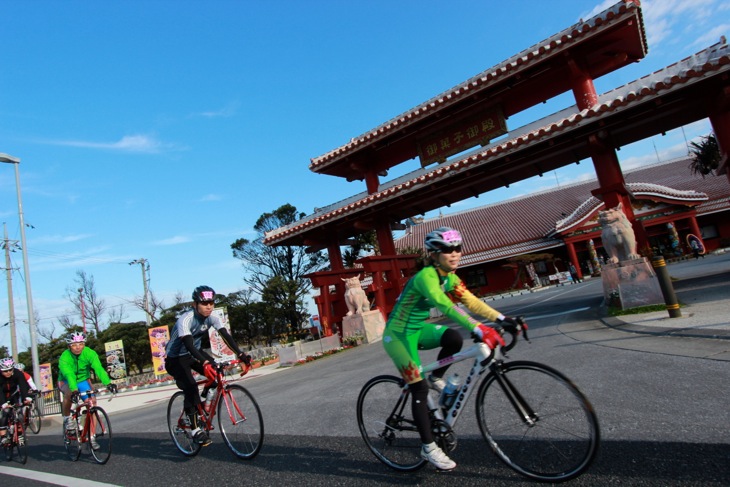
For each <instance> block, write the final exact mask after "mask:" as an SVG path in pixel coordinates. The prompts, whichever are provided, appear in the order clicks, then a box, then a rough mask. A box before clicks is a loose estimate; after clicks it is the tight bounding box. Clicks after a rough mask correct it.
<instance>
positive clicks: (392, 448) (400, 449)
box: [357, 318, 600, 482]
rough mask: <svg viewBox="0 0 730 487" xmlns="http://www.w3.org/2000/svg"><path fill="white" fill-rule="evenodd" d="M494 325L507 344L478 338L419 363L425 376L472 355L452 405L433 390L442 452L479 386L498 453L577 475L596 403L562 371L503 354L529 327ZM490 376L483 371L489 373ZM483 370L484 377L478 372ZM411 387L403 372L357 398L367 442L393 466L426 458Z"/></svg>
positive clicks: (594, 444)
mask: <svg viewBox="0 0 730 487" xmlns="http://www.w3.org/2000/svg"><path fill="white" fill-rule="evenodd" d="M517 321H518V324H517V325H516V326H515V325H512V326H504V327H502V328H500V327H496V328H497V329H498V330H499V331H500V332H501V333H502V334H503V335H504V334H505V333H507V334H508V335H509V337H511V339H509V337H507V336H506V337H505V338H508V343H506V345H505V346H503V347H497V348H495V349H494V350H490V349H489V347H487V346H486V345H485V344H484V343H482V342H481V341H478V343H475V344H474V345H473V346H471V347H469V348H468V349H467V350H464V351H461V352H459V353H457V354H455V355H453V356H451V357H446V358H444V359H442V360H439V361H438V362H434V363H431V364H429V365H426V366H423V367H422V374H423V375H424V376H426V374H428V373H429V372H431V371H432V370H435V369H438V368H440V367H443V366H444V365H447V364H452V363H457V362H461V361H464V360H469V359H474V365H473V366H472V367H471V369H470V371H469V373H468V374H467V376H466V378H465V380H464V381H463V384H462V385H461V386H460V387H459V388H458V389H457V392H456V396H455V400H454V401H453V404H452V405H450V406H448V407H446V408H445V409H442V408H441V407H439V405H438V403H437V400H436V399H435V398H434V397H432V395H429V397H428V405H429V410H430V415H431V427H432V430H433V434H434V437H435V439H436V442H437V443H438V445H439V446H440V447H441V449H442V450H444V452H449V451H452V450H454V448H456V444H457V437H456V433H455V432H454V427H455V426H456V421H457V420H458V419H459V415H460V414H461V412H462V411H463V410H464V407H465V405H466V402H467V400H468V399H469V397H470V396H471V394H472V393H473V392H474V390H475V389H476V386H477V385H479V388H478V390H477V395H476V414H477V421H478V423H479V429H480V430H481V433H482V436H483V437H484V440H485V441H486V442H487V443H488V444H489V446H490V447H491V448H492V451H493V452H494V453H495V454H496V455H497V457H498V458H499V459H500V460H501V461H502V462H503V463H504V464H505V465H507V466H508V467H510V468H511V469H513V470H515V471H516V472H518V473H520V474H522V475H524V476H526V477H529V478H531V479H534V480H540V481H549V482H562V481H565V480H569V479H572V478H575V477H577V476H578V475H580V474H581V473H583V472H584V471H585V470H586V469H587V468H588V467H589V466H590V465H591V463H592V462H593V460H594V458H595V457H596V454H597V452H598V446H599V442H600V431H599V426H598V419H597V417H596V413H595V411H594V410H593V406H592V405H591V403H590V402H589V401H588V399H586V397H585V396H584V395H583V393H582V392H581V391H580V390H579V389H578V388H577V387H576V386H575V384H573V382H571V381H570V379H568V378H567V377H566V376H565V375H563V374H561V373H560V372H558V371H557V370H555V369H553V368H552V367H548V366H547V365H543V364H540V363H537V362H528V361H514V362H508V361H506V356H505V352H507V351H508V350H511V349H512V348H513V347H514V346H515V345H516V344H517V339H518V337H519V335H520V334H523V335H524V338H525V340H527V341H529V339H528V337H527V327H526V325H525V324H524V322H523V321H522V319H521V318H520V319H518V320H517ZM485 373H487V374H486V376H484V374H485ZM482 376H484V378H483V379H481V383H479V382H480V379H479V378H480V377H482ZM410 399H411V396H410V392H409V389H408V385H407V384H405V382H404V381H403V379H402V378H400V377H395V376H390V375H381V376H378V377H375V378H373V379H370V380H369V381H368V382H367V383H366V384H365V386H364V387H363V388H362V390H361V391H360V395H359V397H358V399H357V423H358V426H359V428H360V433H361V435H362V437H363V440H365V443H366V445H367V446H368V448H369V449H370V451H372V452H373V454H374V455H375V456H376V457H377V458H378V459H379V460H380V461H381V462H383V463H385V464H386V465H388V466H389V467H391V468H393V469H395V470H399V471H414V470H417V469H419V468H421V467H423V466H424V465H425V464H426V463H427V462H426V460H423V459H422V458H421V456H420V454H419V453H420V451H421V440H420V437H419V434H418V430H417V428H416V425H415V422H414V420H413V417H412V413H411V404H410Z"/></svg>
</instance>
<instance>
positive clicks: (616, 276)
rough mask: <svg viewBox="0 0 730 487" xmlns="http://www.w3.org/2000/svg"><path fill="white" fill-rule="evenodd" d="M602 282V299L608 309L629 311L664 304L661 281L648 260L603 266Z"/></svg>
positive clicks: (642, 259) (633, 260) (635, 260)
mask: <svg viewBox="0 0 730 487" xmlns="http://www.w3.org/2000/svg"><path fill="white" fill-rule="evenodd" d="M601 278H602V279H603V297H604V299H605V302H606V303H607V304H608V305H609V306H616V307H620V308H621V309H629V308H637V307H639V306H648V305H652V304H662V303H664V296H663V295H662V289H661V286H660V285H659V280H658V279H657V276H656V273H655V272H654V269H653V268H652V266H651V264H650V263H649V261H648V260H647V259H646V258H645V257H642V258H641V259H631V260H622V261H620V262H619V263H618V264H604V265H603V266H602V268H601Z"/></svg>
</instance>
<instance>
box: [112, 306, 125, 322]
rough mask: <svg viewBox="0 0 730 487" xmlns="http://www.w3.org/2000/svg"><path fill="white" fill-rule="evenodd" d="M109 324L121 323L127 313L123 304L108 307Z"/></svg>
mask: <svg viewBox="0 0 730 487" xmlns="http://www.w3.org/2000/svg"><path fill="white" fill-rule="evenodd" d="M108 313H109V324H111V323H121V322H122V321H124V318H126V317H127V313H126V312H125V311H124V305H123V304H118V305H116V306H112V307H111V308H109V311H108Z"/></svg>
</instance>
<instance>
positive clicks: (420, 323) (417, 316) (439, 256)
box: [383, 227, 515, 470]
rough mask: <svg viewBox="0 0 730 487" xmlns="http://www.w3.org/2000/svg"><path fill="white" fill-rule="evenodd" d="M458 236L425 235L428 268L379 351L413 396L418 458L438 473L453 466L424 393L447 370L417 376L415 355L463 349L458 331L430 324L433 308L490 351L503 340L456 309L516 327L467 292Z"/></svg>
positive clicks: (408, 292) (412, 283)
mask: <svg viewBox="0 0 730 487" xmlns="http://www.w3.org/2000/svg"><path fill="white" fill-rule="evenodd" d="M461 244H462V239H461V234H460V233H459V232H458V231H457V230H454V229H453V228H449V227H440V228H437V229H436V230H434V231H432V232H430V233H429V234H428V235H426V239H425V246H426V250H427V251H428V258H429V263H428V265H426V266H425V267H424V268H423V269H421V270H420V271H418V272H417V273H416V275H414V276H413V277H412V278H411V279H410V280H409V281H408V283H407V284H406V287H405V289H403V293H402V294H401V295H400V297H399V298H398V302H397V303H396V305H395V307H394V308H393V311H392V312H391V314H390V317H389V318H388V323H387V324H386V326H385V331H384V334H383V346H384V347H385V351H386V352H387V353H388V355H389V356H390V358H391V359H393V362H394V363H395V366H396V367H397V368H398V371H399V372H400V374H401V376H402V377H403V379H404V380H405V381H406V383H407V384H409V388H410V390H411V396H412V399H413V400H412V410H413V420H414V422H415V423H416V427H417V428H418V432H419V434H420V436H421V442H422V443H423V446H422V448H421V457H422V458H423V459H425V460H428V461H429V462H430V463H431V464H433V465H434V466H435V467H436V468H438V469H439V470H451V469H453V468H454V467H456V463H455V462H454V461H453V460H451V459H450V458H449V457H448V456H447V455H446V453H444V452H443V450H441V448H439V447H438V445H436V443H435V442H434V439H433V433H432V432H431V421H430V419H429V415H428V403H427V397H428V389H429V386H430V387H431V388H432V389H436V390H438V391H442V390H443V388H444V379H443V375H444V373H445V372H446V369H447V368H448V364H447V365H445V366H444V367H441V368H439V369H436V370H435V371H433V373H432V374H431V375H430V376H429V377H426V378H425V379H426V380H425V381H424V380H423V379H424V377H422V376H421V360H420V358H419V356H418V350H419V349H420V350H431V349H434V348H437V347H442V348H441V351H440V352H439V355H438V359H439V360H441V359H443V358H445V357H449V356H451V355H454V354H455V353H457V352H459V351H460V350H461V346H462V344H463V339H462V337H461V334H459V332H458V331H456V330H454V329H451V328H449V327H448V326H446V325H439V324H434V323H428V322H427V321H426V320H427V319H428V318H429V314H430V310H431V308H434V307H435V308H437V309H438V310H439V311H441V312H442V313H443V314H444V316H445V317H446V318H448V319H449V320H451V321H454V322H456V323H457V324H459V325H461V326H462V327H464V328H466V329H467V330H469V331H470V332H471V333H472V334H473V335H475V336H477V337H478V338H480V339H481V340H482V341H484V343H486V344H487V345H488V346H489V347H490V348H494V347H496V346H497V343H500V344H502V345H504V340H503V339H502V336H501V335H500V334H499V333H498V332H497V331H496V330H495V329H494V328H491V327H489V326H486V325H484V324H482V323H480V322H479V321H477V320H475V319H474V318H472V317H471V316H469V315H468V314H467V313H466V312H464V311H463V310H462V309H461V308H458V307H457V306H456V304H455V303H461V304H463V305H464V306H466V308H467V309H468V310H469V311H471V312H472V313H474V314H477V315H480V316H482V317H484V318H486V319H488V320H489V321H493V322H496V323H501V322H507V323H515V321H514V319H513V318H507V317H505V316H504V315H502V314H501V313H499V312H498V311H497V310H495V309H494V308H492V307H490V306H489V305H487V304H486V303H484V302H483V301H481V300H480V299H478V298H477V297H476V296H474V295H473V294H472V293H471V292H469V290H468V289H467V288H466V285H464V283H463V282H462V280H461V279H460V278H459V276H457V275H456V272H455V271H456V268H457V267H458V265H459V261H460V259H461Z"/></svg>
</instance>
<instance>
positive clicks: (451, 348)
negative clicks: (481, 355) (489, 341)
mask: <svg viewBox="0 0 730 487" xmlns="http://www.w3.org/2000/svg"><path fill="white" fill-rule="evenodd" d="M463 344H464V339H463V338H461V334H459V332H458V331H456V330H454V329H453V328H449V329H448V330H446V331H445V332H444V334H443V335H441V351H440V352H439V355H438V359H439V360H441V359H442V358H446V357H450V356H452V355H454V354H455V353H459V352H460V351H461V346H462V345H463ZM448 368H449V366H448V365H447V366H445V367H441V368H440V369H436V370H434V371H433V375H434V377H443V376H444V374H445V373H446V369H448Z"/></svg>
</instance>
